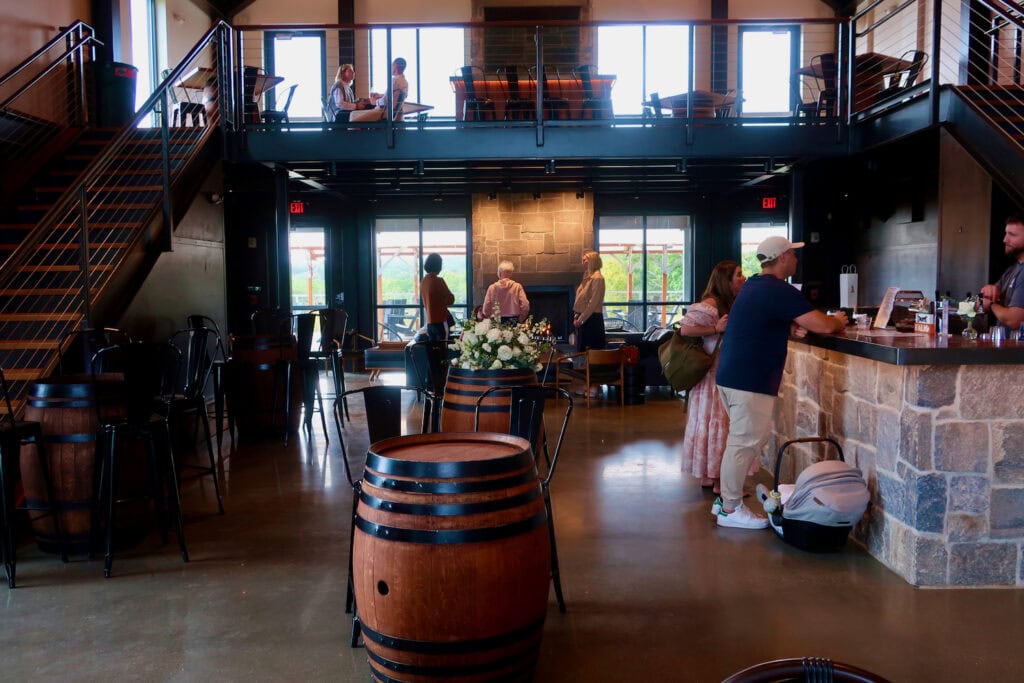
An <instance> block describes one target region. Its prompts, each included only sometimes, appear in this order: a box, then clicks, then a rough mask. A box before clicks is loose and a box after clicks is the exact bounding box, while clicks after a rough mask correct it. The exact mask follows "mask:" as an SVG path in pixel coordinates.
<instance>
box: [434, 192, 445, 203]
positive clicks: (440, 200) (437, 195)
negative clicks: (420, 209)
mask: <svg viewBox="0 0 1024 683" xmlns="http://www.w3.org/2000/svg"><path fill="white" fill-rule="evenodd" d="M434 201H435V202H443V201H444V197H442V196H441V193H440V192H438V193H437V194H436V195H434Z"/></svg>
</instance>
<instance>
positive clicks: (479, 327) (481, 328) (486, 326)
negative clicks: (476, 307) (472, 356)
mask: <svg viewBox="0 0 1024 683" xmlns="http://www.w3.org/2000/svg"><path fill="white" fill-rule="evenodd" d="M490 329H491V321H490V320H488V319H487V318H484V319H483V320H481V321H480V322H478V323H477V324H476V325H475V326H474V327H473V333H474V334H478V335H480V336H481V337H482V336H484V335H485V334H487V331H488V330H490Z"/></svg>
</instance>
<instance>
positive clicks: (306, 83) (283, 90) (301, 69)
mask: <svg viewBox="0 0 1024 683" xmlns="http://www.w3.org/2000/svg"><path fill="white" fill-rule="evenodd" d="M264 39H265V40H266V45H265V49H266V51H267V72H268V73H270V74H271V75H273V76H279V77H281V78H282V79H284V80H282V81H281V82H280V83H279V84H278V85H277V87H276V88H274V89H273V90H271V91H270V92H268V93H267V108H268V109H281V108H283V107H284V104H285V99H286V98H287V95H288V89H289V88H290V87H291V86H293V85H294V86H296V87H295V94H294V95H293V96H292V102H291V105H290V106H289V107H288V118H289V119H290V120H293V121H294V120H306V121H319V120H321V118H322V113H321V112H322V98H323V97H324V96H325V95H326V94H327V91H326V87H327V77H326V76H325V74H324V63H325V60H326V52H325V48H324V33H323V31H268V32H267V33H266V34H265V38H264Z"/></svg>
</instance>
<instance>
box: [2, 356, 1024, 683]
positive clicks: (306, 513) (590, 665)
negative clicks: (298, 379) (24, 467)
mask: <svg viewBox="0 0 1024 683" xmlns="http://www.w3.org/2000/svg"><path fill="white" fill-rule="evenodd" d="M363 381H365V378H364V380H363ZM350 384H351V385H356V386H357V385H358V384H359V376H358V375H357V376H352V377H350ZM350 388H351V386H350ZM353 407H355V406H353ZM358 412H359V411H358V410H355V411H353V417H354V418H356V420H357V423H358V421H359V417H358V416H357V413H358ZM318 422H319V420H316V421H315V423H318ZM411 422H412V424H414V425H415V424H417V422H416V418H415V417H413V418H411ZM684 423H685V413H684V404H683V403H682V402H681V401H679V400H678V399H675V398H673V397H670V396H669V395H668V394H666V393H661V394H658V393H654V394H653V395H650V394H649V395H648V400H647V403H646V405H642V406H627V407H625V408H620V407H619V406H618V405H617V404H613V403H605V404H600V403H599V404H597V405H595V406H594V407H592V408H590V409H589V410H588V409H587V408H585V407H584V406H582V405H580V406H579V407H578V408H577V410H576V413H575V415H574V416H573V420H572V424H571V425H570V431H569V436H568V437H567V440H566V445H565V447H564V449H563V452H562V458H563V460H562V462H561V464H560V466H559V470H558V472H557V477H556V479H555V480H554V482H553V484H552V492H553V499H554V515H555V520H556V524H557V530H558V536H557V538H558V544H559V555H560V560H561V565H562V581H563V586H564V587H565V594H566V600H567V602H568V608H569V611H568V613H567V614H559V612H558V609H557V607H556V605H555V601H554V594H553V592H552V593H551V595H550V604H549V610H548V615H547V621H546V625H545V629H544V640H543V644H542V652H541V655H540V662H539V665H538V669H537V675H536V680H538V681H559V682H561V681H643V680H657V681H720V680H721V679H722V678H724V677H725V676H727V675H729V674H731V673H733V672H735V671H737V670H740V669H742V668H744V667H747V666H750V665H752V664H755V663H757V662H761V661H764V660H769V659H775V658H781V657H802V656H818V657H830V658H832V659H834V660H837V661H843V662H847V663H850V664H854V665H857V666H859V667H862V668H865V669H868V670H870V671H873V672H875V673H878V674H880V675H883V676H885V677H887V678H889V679H891V680H893V681H1015V680H1021V679H1022V677H1024V652H1022V649H1021V642H1024V592H1022V591H1015V590H919V589H916V588H913V587H912V586H910V585H908V584H906V583H905V582H904V581H903V580H902V579H901V578H899V577H898V576H896V575H895V574H893V573H892V572H890V571H889V570H888V569H886V568H885V567H884V566H882V565H881V564H880V563H878V562H877V561H875V560H874V559H872V558H871V557H870V556H868V555H867V554H866V553H865V552H863V550H862V549H860V548H859V547H857V546H855V545H852V544H851V545H849V546H848V547H847V548H846V549H845V550H844V551H843V552H841V553H838V554H832V555H812V554H807V553H804V552H801V551H799V550H796V549H794V548H791V547H789V546H787V545H785V544H784V543H782V542H781V541H780V540H779V539H777V538H776V537H775V535H774V534H773V533H772V532H770V531H763V532H762V531H742V530H733V529H719V528H718V527H716V526H715V524H714V520H713V518H712V517H711V515H710V514H709V512H708V510H709V507H710V504H711V495H710V494H709V493H707V492H705V491H703V490H702V489H701V488H700V487H699V485H698V482H697V481H696V480H695V479H693V478H691V477H689V476H685V475H683V474H682V473H681V472H680V466H679V463H680V444H681V442H682V430H683V425H684ZM330 430H331V431H330V434H329V436H330V439H331V441H330V443H329V444H328V443H326V442H325V440H324V436H323V433H322V432H321V430H320V427H319V426H316V427H315V429H314V432H313V436H312V438H306V437H303V438H300V439H293V440H292V441H291V443H290V445H289V446H288V447H287V448H285V447H284V446H282V443H281V442H280V441H279V440H272V441H266V442H260V443H244V444H239V445H238V446H237V447H234V446H233V445H232V444H231V441H230V439H228V440H227V441H226V442H225V454H224V463H223V467H224V470H223V488H224V491H225V500H224V504H225V507H226V509H227V514H226V515H225V516H223V517H222V516H219V515H217V514H216V504H215V501H214V499H213V489H212V486H210V485H209V483H208V482H205V483H195V482H193V483H190V484H189V485H187V486H186V489H185V503H184V504H185V511H186V521H187V526H186V532H187V540H188V546H189V551H190V554H191V558H192V561H191V562H190V563H188V564H184V563H182V561H181V558H180V556H179V555H178V553H177V547H176V543H174V540H173V538H172V540H171V542H170V543H168V544H167V545H165V546H160V544H159V539H158V537H157V535H156V534H155V533H153V534H150V536H149V537H147V538H146V539H145V540H143V541H142V542H141V543H140V544H139V545H137V546H135V547H132V548H129V549H126V550H125V551H123V552H121V553H120V554H119V555H117V557H116V558H115V562H114V576H113V578H111V579H109V580H104V578H103V570H102V561H101V560H94V561H86V560H78V561H73V562H71V563H69V564H67V565H62V564H61V563H60V562H59V560H57V559H56V558H55V557H53V556H50V555H45V554H42V553H40V552H39V551H38V550H36V548H35V546H34V544H31V543H26V544H23V545H22V546H21V548H20V549H19V565H18V570H19V571H18V578H19V585H18V588H16V589H15V590H11V591H7V590H5V589H0V614H2V621H0V624H2V626H0V671H2V672H3V673H2V676H0V679H3V680H20V679H23V680H31V679H42V678H48V677H52V678H54V679H57V680H62V681H98V680H106V679H110V678H112V677H119V678H123V679H129V680H144V681H206V680H216V679H219V680H228V681H243V680H244V681H314V680H315V681H320V680H324V681H365V680H368V678H369V667H368V666H367V663H366V652H365V650H363V649H355V650H353V649H350V648H349V646H348V637H349V619H348V615H346V614H344V613H343V608H344V598H345V576H346V568H347V538H348V525H349V510H350V505H351V491H350V489H349V486H348V484H347V482H346V480H345V477H344V472H343V470H342V467H341V462H340V450H339V447H338V443H337V435H336V434H335V433H334V426H333V425H331V426H330ZM345 436H346V439H348V440H349V441H351V443H352V444H353V446H354V447H355V448H356V449H357V450H359V449H362V451H365V447H366V442H365V436H363V435H362V434H361V433H360V432H359V431H357V430H353V429H346V430H345ZM349 441H346V443H349ZM762 475H763V476H765V477H767V473H766V472H762ZM765 480H767V479H765Z"/></svg>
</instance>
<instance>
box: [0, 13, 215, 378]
mask: <svg viewBox="0 0 1024 683" xmlns="http://www.w3.org/2000/svg"><path fill="white" fill-rule="evenodd" d="M231 33H232V29H231V27H230V26H228V25H227V24H226V23H224V22H219V23H217V24H216V25H215V26H213V27H212V28H211V29H210V30H209V31H208V32H207V33H206V34H205V35H204V36H203V37H202V38H201V39H200V40H199V42H198V43H197V44H196V46H195V47H193V48H192V50H191V51H190V52H189V53H188V54H187V55H186V57H185V58H184V59H183V60H182V61H181V63H179V64H178V66H177V67H175V68H174V69H173V70H172V71H171V72H170V73H169V74H168V75H167V77H166V78H165V79H164V80H163V82H162V83H160V84H159V85H158V86H157V88H156V89H155V90H154V92H153V94H152V95H151V96H150V97H149V98H148V99H147V100H146V102H145V104H143V105H142V107H141V108H140V109H139V110H138V111H137V112H136V113H135V115H134V116H133V117H132V120H131V121H130V122H129V123H128V124H127V125H125V126H124V127H122V128H121V129H119V130H118V131H116V132H114V133H113V136H112V139H111V140H110V142H109V143H106V144H105V145H103V146H102V147H101V149H102V151H101V152H100V153H99V154H98V155H97V156H96V157H95V158H94V159H93V160H92V161H91V162H90V163H89V164H88V166H86V168H85V169H84V170H83V171H82V172H81V173H80V174H78V176H77V178H74V179H73V182H72V183H71V184H70V186H69V187H67V189H66V190H65V191H64V192H63V194H62V195H61V196H60V198H59V199H58V200H57V201H56V202H55V203H54V204H53V205H52V206H51V207H50V208H49V210H47V212H46V213H45V215H44V216H43V217H42V219H40V221H39V222H38V223H37V224H36V226H35V227H34V228H32V229H31V230H30V231H29V233H28V235H27V236H26V237H25V238H24V239H23V240H22V241H21V243H20V244H19V246H18V247H17V248H16V249H15V250H14V251H13V252H12V253H11V255H10V256H9V257H8V259H7V260H6V261H5V262H4V263H3V265H2V267H0V292H3V293H4V295H3V296H0V339H7V340H11V339H18V338H22V337H23V336H24V334H23V333H24V329H23V326H24V325H26V324H31V325H34V326H35V328H36V329H35V331H34V334H33V337H35V338H36V339H38V340H50V341H51V342H52V341H54V340H58V339H60V337H61V336H62V335H63V334H64V332H65V331H67V330H69V329H74V328H75V327H77V326H79V325H83V326H92V325H93V323H94V322H95V321H94V320H93V319H92V308H93V302H94V301H95V300H96V298H97V297H98V296H101V295H102V294H103V292H104V289H105V288H106V287H107V286H108V285H109V284H110V282H111V280H112V279H113V277H114V276H115V275H116V273H117V272H118V269H119V268H120V267H121V266H122V265H123V264H125V263H126V262H128V261H130V260H138V258H139V255H140V253H141V250H142V249H144V248H146V247H156V248H161V249H163V250H169V249H170V235H171V231H172V229H173V225H174V216H173V204H172V192H171V191H172V189H173V187H174V185H175V183H176V182H177V181H178V180H179V179H180V178H181V177H182V176H183V173H184V171H185V170H186V169H187V167H188V165H189V162H190V161H191V160H192V159H193V158H195V156H196V155H197V154H199V153H200V151H201V150H202V148H203V146H204V145H205V144H206V143H207V142H208V140H209V138H210V136H211V135H212V134H213V131H214V130H215V129H216V128H217V127H218V126H220V125H224V123H223V122H224V121H225V119H228V120H230V118H231V114H230V109H231V107H232V106H233V98H232V97H231V96H230V93H229V92H227V91H228V90H229V89H227V88H225V89H221V88H219V87H218V84H220V83H230V82H231V73H232V70H233V64H232V56H231V50H230V47H231V45H232V41H233V37H232V35H231ZM182 103H189V104H193V105H196V104H199V105H201V106H198V107H197V106H192V107H186V108H184V109H183V108H182V107H181V104H182ZM176 112H177V114H176ZM192 117H195V118H197V119H199V120H189V119H190V118H192ZM204 119H205V120H204ZM187 124H191V125H187ZM161 214H162V218H163V220H162V221H159V220H156V219H157V218H158V217H160V215H161ZM154 226H155V227H154ZM158 239H159V240H161V241H159V242H158V241H157V240H158ZM19 326H21V327H22V329H19ZM28 346H29V347H32V346H34V348H23V349H18V350H15V351H8V354H7V356H6V358H7V360H6V362H5V365H7V366H8V367H19V368H33V369H35V371H36V372H37V373H38V374H41V375H42V374H47V373H49V372H51V371H52V370H53V368H54V367H55V365H56V352H55V345H54V344H52V343H36V344H34V345H31V344H30V345H28Z"/></svg>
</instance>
